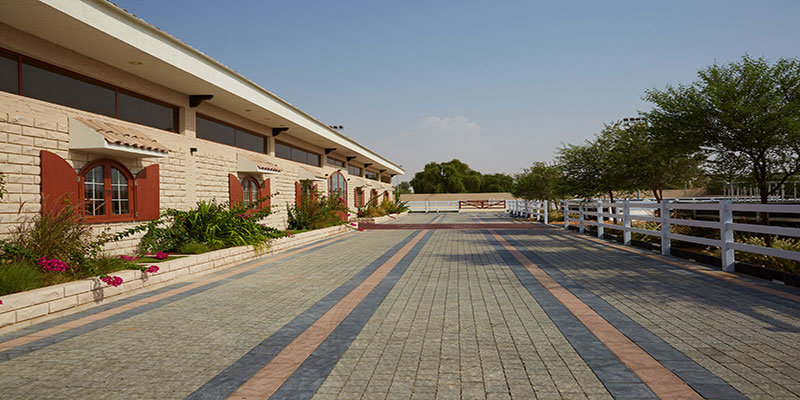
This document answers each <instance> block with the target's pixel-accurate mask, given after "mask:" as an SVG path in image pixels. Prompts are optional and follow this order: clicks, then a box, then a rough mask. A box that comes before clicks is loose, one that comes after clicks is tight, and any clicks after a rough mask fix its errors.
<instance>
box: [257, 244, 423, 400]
mask: <svg viewBox="0 0 800 400" xmlns="http://www.w3.org/2000/svg"><path fill="white" fill-rule="evenodd" d="M432 235H433V232H432V231H431V232H428V233H427V234H425V236H423V237H422V239H421V240H420V241H419V242H418V243H417V244H416V245H415V246H414V247H413V248H412V249H411V251H409V252H408V254H406V255H405V256H404V257H403V259H402V260H400V262H399V263H398V264H397V265H396V266H395V267H394V268H393V269H392V271H391V272H389V274H388V275H387V276H386V278H384V279H383V280H382V281H381V283H379V284H378V286H377V287H375V289H373V290H372V292H370V294H369V295H368V296H367V297H366V298H365V299H364V300H363V301H362V302H361V303H359V305H358V306H356V308H355V309H354V310H353V311H351V312H350V314H349V315H348V316H347V317H346V318H345V319H344V320H343V321H342V323H341V324H339V326H337V327H336V329H335V330H334V331H333V333H331V334H330V335H329V336H328V337H327V338H326V339H325V341H323V342H322V344H321V345H320V346H319V347H317V349H316V350H314V352H313V353H312V354H311V356H309V357H308V358H307V359H306V361H305V362H303V364H302V365H301V366H300V368H298V369H297V371H295V372H294V374H292V376H291V377H289V379H287V380H286V382H284V384H283V385H282V386H281V387H280V389H278V391H276V392H275V394H274V395H273V396H272V397H271V398H272V399H310V398H311V397H312V396H313V395H314V393H315V392H316V391H317V389H318V388H319V387H320V385H322V382H323V381H324V380H325V378H326V377H327V376H328V374H330V372H331V370H333V367H334V366H335V365H336V363H337V362H338V361H339V358H341V356H342V354H344V352H345V350H347V348H348V347H350V344H351V343H352V342H353V340H354V339H355V338H356V336H358V334H359V332H361V330H362V329H363V328H364V325H366V324H367V321H369V319H370V317H372V315H373V314H374V313H375V311H376V310H377V309H378V307H379V306H380V305H381V303H383V300H384V299H385V298H386V296H387V295H388V294H389V292H390V291H391V290H392V289H393V288H394V286H395V285H396V284H397V282H398V281H399V280H400V278H401V277H402V276H403V274H404V273H405V272H406V270H407V269H408V267H409V266H410V265H411V263H412V262H413V261H414V259H415V258H416V257H417V255H419V253H420V251H421V250H422V248H423V247H424V246H425V243H427V242H428V240H429V239H430V237H431V236H432Z"/></svg>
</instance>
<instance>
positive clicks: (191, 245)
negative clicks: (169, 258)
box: [178, 240, 212, 254]
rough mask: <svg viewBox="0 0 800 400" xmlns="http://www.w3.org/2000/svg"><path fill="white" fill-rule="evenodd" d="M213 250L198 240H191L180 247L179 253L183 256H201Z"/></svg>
mask: <svg viewBox="0 0 800 400" xmlns="http://www.w3.org/2000/svg"><path fill="white" fill-rule="evenodd" d="M211 250H212V249H211V247H209V246H208V245H206V244H204V243H200V242H198V241H196V240H190V241H188V242H186V243H184V244H182V245H180V246H179V247H178V252H179V253H183V254H201V253H205V252H208V251H211Z"/></svg>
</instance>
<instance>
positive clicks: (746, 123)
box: [645, 55, 800, 223]
mask: <svg viewBox="0 0 800 400" xmlns="http://www.w3.org/2000/svg"><path fill="white" fill-rule="evenodd" d="M698 76H699V79H698V80H697V81H695V82H694V83H692V84H691V85H688V86H684V85H679V86H668V87H667V88H666V89H664V90H656V89H653V90H650V91H648V92H646V95H645V99H646V100H648V101H650V102H652V103H654V104H655V108H654V109H653V110H652V111H651V112H649V113H647V118H648V120H649V121H650V122H651V123H653V125H654V126H659V127H661V129H659V131H658V135H659V136H660V137H661V140H662V142H663V143H669V144H670V145H672V146H680V147H683V148H685V149H686V151H687V152H693V153H695V154H707V155H708V156H709V162H708V164H709V166H710V167H711V169H712V171H713V172H715V173H719V174H722V175H741V174H747V175H748V176H749V177H750V179H751V180H752V182H753V183H754V184H755V185H756V187H758V191H759V195H760V197H761V202H762V203H767V201H768V199H769V196H770V195H772V194H774V193H775V192H776V191H777V190H780V189H779V188H780V185H777V186H775V187H773V188H772V189H770V187H769V185H768V181H770V180H776V181H778V182H780V183H783V182H785V181H786V180H787V179H788V178H790V177H791V176H793V175H795V174H797V173H798V171H800V61H798V60H797V59H783V58H782V59H779V60H778V62H776V63H775V64H770V63H769V62H767V60H765V59H764V58H757V59H755V58H752V57H750V56H747V55H745V56H744V57H742V60H741V61H739V62H733V63H729V64H726V65H719V64H714V65H711V66H709V67H706V68H705V69H702V70H700V71H699V72H698ZM732 171H739V173H738V174H737V173H735V172H732ZM762 222H763V223H769V217H768V214H767V213H764V214H762Z"/></svg>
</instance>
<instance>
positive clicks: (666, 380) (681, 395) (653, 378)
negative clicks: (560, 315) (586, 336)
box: [491, 232, 702, 399]
mask: <svg viewBox="0 0 800 400" xmlns="http://www.w3.org/2000/svg"><path fill="white" fill-rule="evenodd" d="M491 234H492V236H494V238H495V239H496V240H497V241H498V242H499V243H500V244H501V245H502V246H503V247H504V248H505V249H506V250H508V251H509V252H510V253H511V254H512V255H513V256H514V258H516V259H517V261H519V262H520V264H522V265H523V266H524V267H525V269H527V270H528V272H530V274H531V275H533V277H534V278H536V280H537V281H539V283H540V284H542V286H544V288H545V289H547V290H548V291H549V292H550V293H551V294H552V295H553V297H555V298H556V299H557V300H558V301H560V302H561V303H562V304H563V305H564V306H565V307H566V308H567V309H568V310H569V311H570V312H571V313H572V314H573V315H575V317H576V318H578V320H579V321H581V323H582V324H583V325H584V326H586V328H587V329H589V331H590V332H592V334H594V335H595V336H596V337H597V339H599V340H600V341H601V342H603V344H605V345H606V347H608V349H609V350H611V352H612V353H614V354H615V355H616V356H617V357H618V358H619V359H620V361H622V363H623V364H625V365H626V366H627V367H628V369H630V370H631V371H632V372H633V373H635V374H636V375H637V376H638V377H639V379H641V380H642V382H644V384H645V385H647V387H649V388H650V390H652V391H653V393H654V394H655V395H656V396H658V397H659V398H661V399H702V396H700V395H699V394H698V393H697V392H695V391H694V390H693V389H692V388H691V387H690V386H689V385H688V384H686V382H684V381H683V380H682V379H681V378H679V377H678V376H677V375H675V374H674V373H672V371H670V370H669V369H667V368H666V367H664V366H663V365H661V363H659V362H658V361H657V360H656V359H655V358H653V357H652V356H651V355H650V354H648V353H647V352H646V351H644V350H643V349H642V348H641V347H639V346H638V345H637V344H636V343H634V342H633V341H631V340H630V339H628V337H627V336H625V335H624V334H622V332H620V331H619V330H617V328H615V327H614V326H613V325H611V323H609V322H608V321H606V320H605V319H604V318H603V317H601V316H600V314H598V313H597V312H595V311H594V310H593V309H592V308H591V307H589V306H587V305H586V304H585V303H584V302H582V301H581V300H580V299H578V298H577V297H576V296H575V295H574V294H572V292H570V291H569V290H567V289H566V288H564V287H563V286H561V285H560V284H559V283H558V282H556V281H555V280H554V279H553V278H551V277H550V275H548V274H547V273H546V272H544V271H543V270H542V269H541V268H539V266H538V265H536V264H535V263H534V262H533V261H531V260H530V259H529V258H528V257H526V256H525V255H524V254H522V252H520V251H519V250H517V248H516V247H514V246H513V245H511V244H510V243H508V242H507V241H506V240H505V239H503V238H502V237H500V235H498V234H497V233H495V232H491Z"/></svg>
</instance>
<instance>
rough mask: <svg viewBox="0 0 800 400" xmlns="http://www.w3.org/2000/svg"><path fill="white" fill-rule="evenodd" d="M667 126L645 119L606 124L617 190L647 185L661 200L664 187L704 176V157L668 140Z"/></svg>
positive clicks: (605, 136) (604, 143) (605, 137)
mask: <svg viewBox="0 0 800 400" xmlns="http://www.w3.org/2000/svg"><path fill="white" fill-rule="evenodd" d="M665 129H668V127H663V126H651V125H650V124H648V123H647V122H645V121H639V122H636V123H632V124H626V123H622V122H616V123H613V124H610V125H606V127H605V129H603V133H602V134H601V135H600V138H601V139H600V145H602V146H607V147H608V148H609V149H610V151H609V162H610V164H611V166H612V167H613V169H614V179H615V181H616V182H617V190H620V189H623V190H624V189H627V190H634V189H644V190H647V191H650V192H651V193H652V194H653V197H655V199H656V201H661V199H662V198H663V197H664V195H663V192H664V189H669V188H677V187H681V186H683V185H684V184H686V183H690V182H694V181H695V180H697V179H698V178H699V177H701V176H702V170H701V168H700V165H701V164H702V163H703V161H704V157H703V156H702V155H701V154H696V153H695V154H692V153H690V152H687V151H686V150H685V149H684V148H683V147H682V146H671V145H670V143H668V142H664V141H663V140H662V139H663V137H664V135H663V133H662V130H665Z"/></svg>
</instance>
